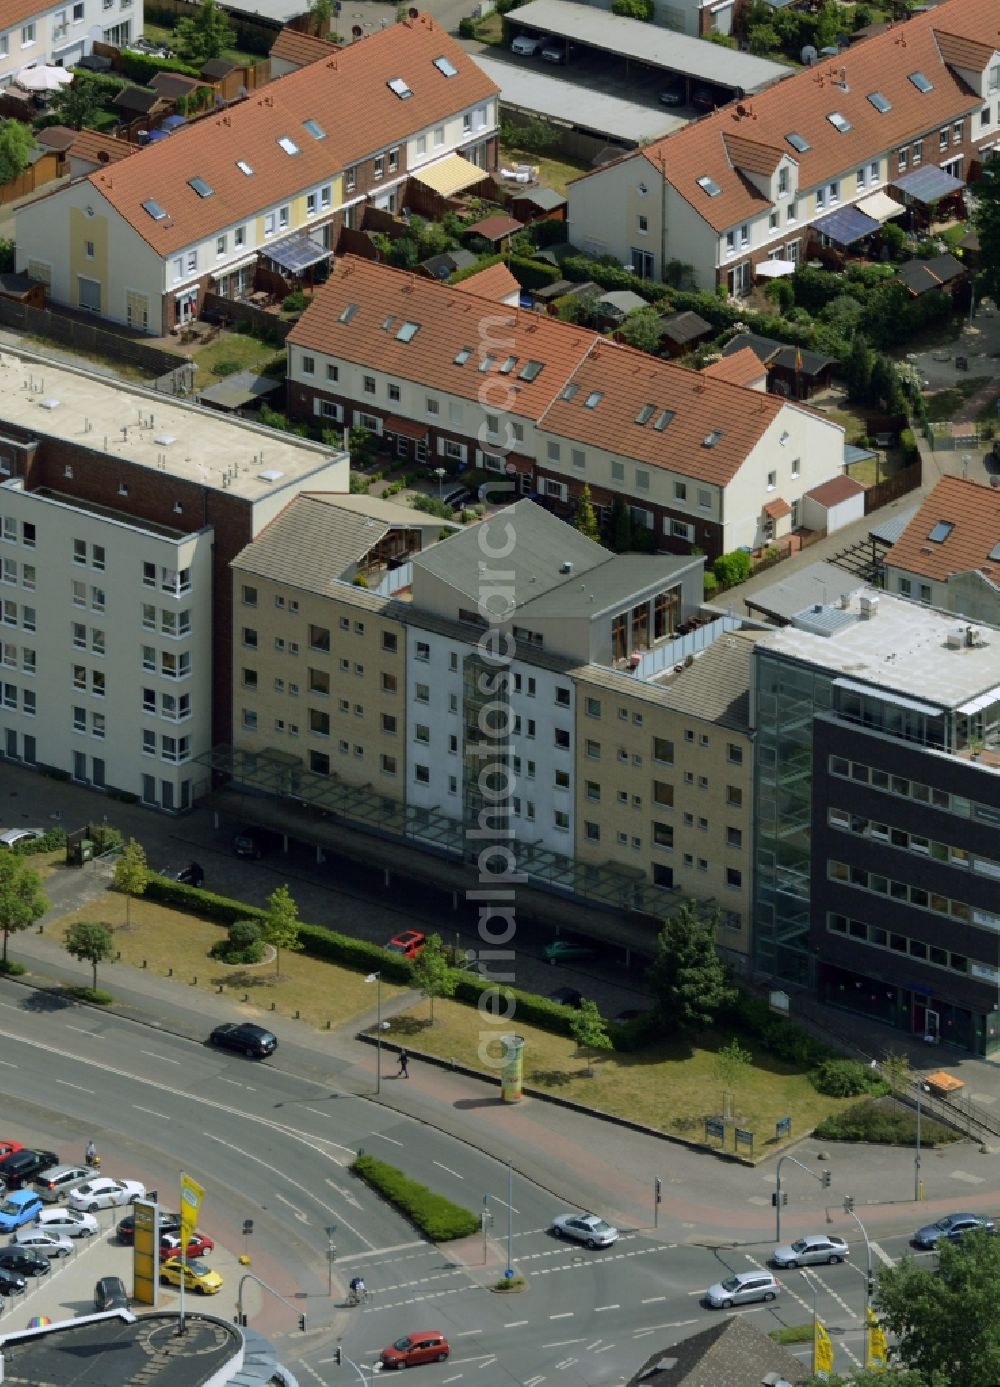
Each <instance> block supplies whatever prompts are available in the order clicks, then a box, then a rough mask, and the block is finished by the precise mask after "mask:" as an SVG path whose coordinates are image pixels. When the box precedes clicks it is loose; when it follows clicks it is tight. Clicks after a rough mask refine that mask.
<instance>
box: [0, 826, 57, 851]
mask: <svg viewBox="0 0 1000 1387" xmlns="http://www.w3.org/2000/svg"><path fill="white" fill-rule="evenodd" d="M65 846H66V831H65V829H62V828H50V829H48V830H47V831H46V832H45V833H43V834H42V836H41V838H29V839H28V841H27V842H24V843H17V844H16V845H15V846H14V847H13V848H11V852H16V853H17V855H18V857H34V855H35V853H36V852H55V851H56V850H57V849H58V848H64V847H65Z"/></svg>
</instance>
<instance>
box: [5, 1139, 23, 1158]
mask: <svg viewBox="0 0 1000 1387" xmlns="http://www.w3.org/2000/svg"><path fill="white" fill-rule="evenodd" d="M23 1150H24V1147H23V1146H22V1145H21V1143H20V1142H19V1141H0V1161H2V1160H3V1158H4V1156H9V1155H10V1154H11V1152H13V1151H23Z"/></svg>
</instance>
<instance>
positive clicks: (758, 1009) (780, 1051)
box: [716, 992, 839, 1069]
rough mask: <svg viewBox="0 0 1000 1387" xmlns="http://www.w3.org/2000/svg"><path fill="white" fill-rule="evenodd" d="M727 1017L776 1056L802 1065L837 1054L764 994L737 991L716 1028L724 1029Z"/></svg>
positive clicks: (810, 1065) (816, 1063) (811, 1066)
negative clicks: (776, 1009)
mask: <svg viewBox="0 0 1000 1387" xmlns="http://www.w3.org/2000/svg"><path fill="white" fill-rule="evenodd" d="M727 1021H728V1022H729V1024H730V1025H735V1026H737V1027H738V1028H739V1029H740V1030H742V1031H743V1032H745V1033H746V1034H748V1035H750V1036H752V1037H753V1038H754V1039H757V1040H759V1041H760V1042H761V1043H762V1044H763V1046H764V1047H765V1049H767V1050H770V1052H771V1054H772V1055H777V1057H778V1059H782V1060H786V1061H787V1062H788V1063H789V1064H796V1065H799V1066H801V1067H802V1068H803V1069H815V1068H817V1067H818V1066H819V1065H820V1064H822V1063H823V1061H824V1060H827V1059H834V1058H839V1056H838V1055H837V1051H836V1050H834V1049H832V1048H831V1046H829V1045H825V1044H824V1043H823V1041H821V1040H816V1039H815V1038H814V1037H813V1036H811V1035H810V1034H809V1032H808V1031H807V1030H805V1029H804V1027H802V1026H800V1025H799V1024H798V1022H797V1021H790V1020H789V1019H788V1018H787V1017H786V1016H780V1015H778V1013H777V1012H774V1011H772V1010H771V1008H770V1005H769V1004H768V1002H767V1000H766V998H764V997H753V996H751V995H750V994H749V993H748V992H738V993H737V997H736V1001H735V1002H734V1003H733V1005H732V1006H731V1007H727V1008H726V1010H725V1011H724V1012H720V1014H719V1016H718V1018H717V1020H716V1026H717V1028H718V1029H720V1030H724V1029H725V1025H726V1022H727Z"/></svg>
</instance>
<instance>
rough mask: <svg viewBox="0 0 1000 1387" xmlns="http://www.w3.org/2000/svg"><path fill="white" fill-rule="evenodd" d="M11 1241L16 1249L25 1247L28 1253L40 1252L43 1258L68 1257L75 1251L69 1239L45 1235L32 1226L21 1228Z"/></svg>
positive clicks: (50, 1234)
mask: <svg viewBox="0 0 1000 1387" xmlns="http://www.w3.org/2000/svg"><path fill="white" fill-rule="evenodd" d="M11 1241H12V1242H13V1244H14V1245H15V1246H16V1247H23V1248H24V1249H25V1251H27V1252H38V1253H40V1254H41V1256H43V1257H68V1256H69V1254H70V1253H71V1252H72V1251H73V1244H72V1243H71V1242H70V1240H69V1238H64V1237H62V1236H61V1234H59V1233H45V1232H43V1231H42V1230H41V1229H40V1228H33V1227H32V1226H31V1225H30V1224H26V1225H25V1226H24V1227H23V1228H19V1229H18V1230H17V1232H16V1233H15V1234H14V1237H13V1238H12V1240H11Z"/></svg>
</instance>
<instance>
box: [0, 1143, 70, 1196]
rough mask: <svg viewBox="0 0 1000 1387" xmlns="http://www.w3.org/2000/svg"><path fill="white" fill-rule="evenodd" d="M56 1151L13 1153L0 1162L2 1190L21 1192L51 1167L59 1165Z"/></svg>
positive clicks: (0, 1186) (0, 1187) (0, 1184)
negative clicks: (39, 1174)
mask: <svg viewBox="0 0 1000 1387" xmlns="http://www.w3.org/2000/svg"><path fill="white" fill-rule="evenodd" d="M58 1164H59V1157H58V1156H57V1155H56V1153H55V1152H54V1151H11V1152H10V1154H9V1155H7V1156H4V1158H3V1160H0V1189H4V1190H19V1189H23V1187H24V1186H25V1185H30V1184H31V1182H32V1180H33V1179H34V1178H35V1176H36V1175H37V1174H38V1173H39V1171H42V1170H48V1168H49V1166H50V1165H58Z"/></svg>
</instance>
